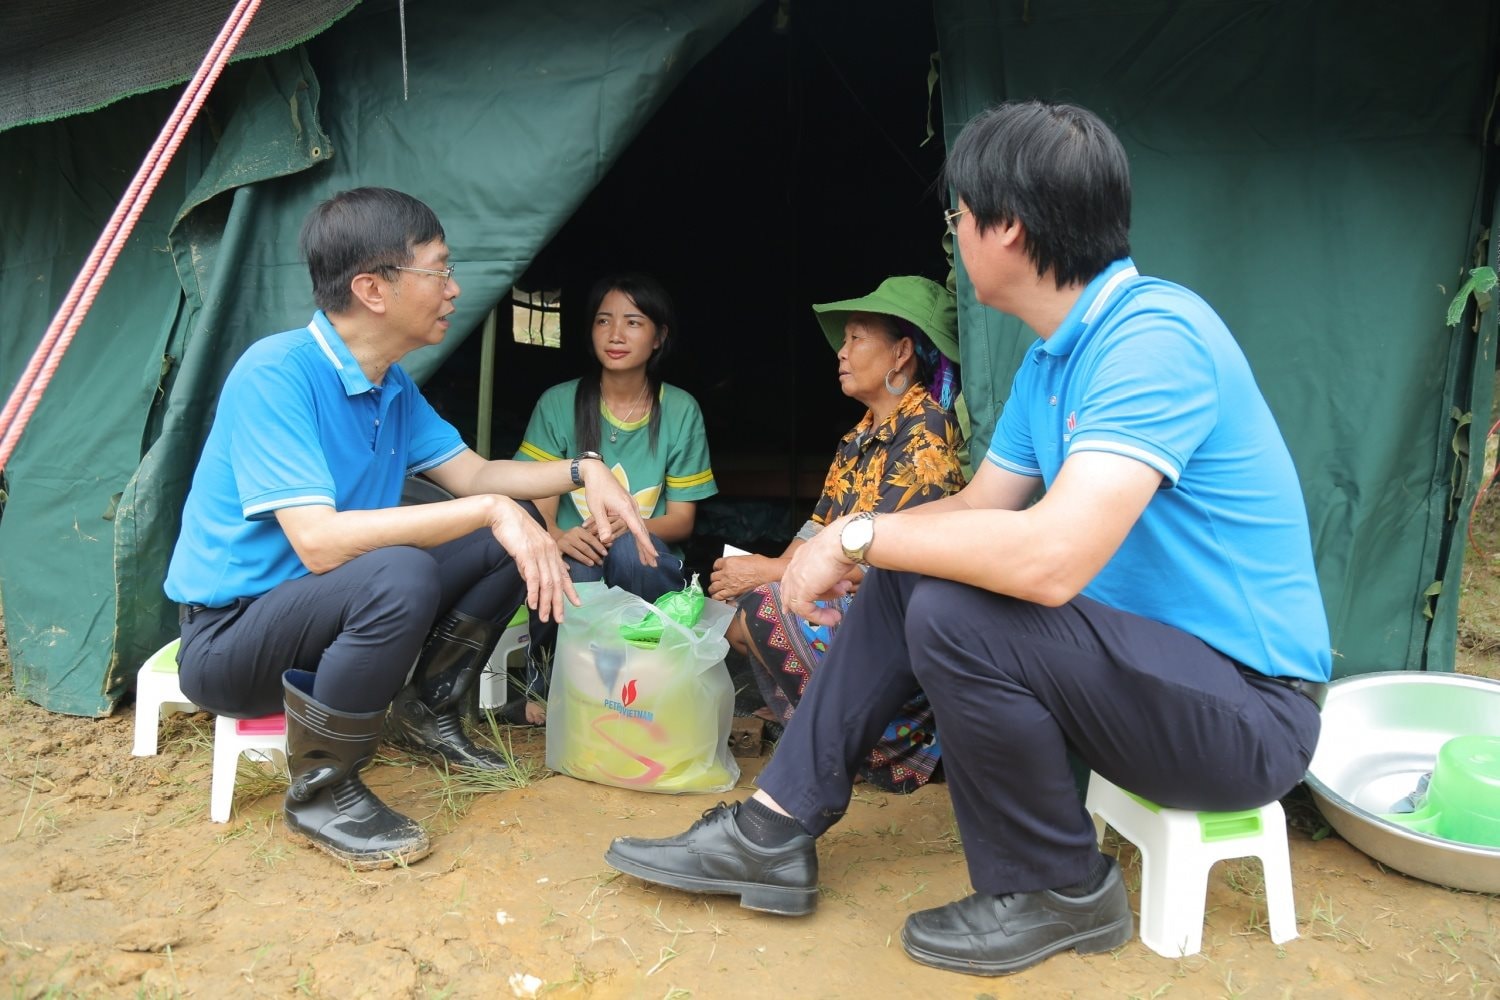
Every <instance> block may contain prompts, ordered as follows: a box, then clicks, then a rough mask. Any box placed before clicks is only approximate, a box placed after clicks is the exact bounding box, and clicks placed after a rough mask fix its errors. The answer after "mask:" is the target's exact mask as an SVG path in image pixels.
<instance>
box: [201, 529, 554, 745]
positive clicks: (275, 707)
mask: <svg viewBox="0 0 1500 1000" xmlns="http://www.w3.org/2000/svg"><path fill="white" fill-rule="evenodd" d="M525 596H526V585H525V583H524V582H523V581H522V580H521V574H520V572H519V571H518V570H517V569H516V564H515V561H514V560H512V559H511V557H510V556H509V555H508V554H507V553H506V551H505V550H504V549H502V548H501V547H500V544H499V543H498V542H496V541H495V538H494V535H492V534H491V533H490V531H489V530H488V529H483V530H480V531H475V532H473V533H471V534H468V535H465V536H463V537H462V538H456V539H454V540H453V541H451V542H447V543H445V544H443V545H439V546H436V547H435V548H432V549H419V548H414V547H412V546H406V545H393V546H390V547H388V548H383V549H376V550H375V551H373V552H367V553H365V554H364V555H362V556H358V557H357V558H354V559H351V560H349V562H347V563H345V564H344V565H342V566H340V567H339V568H337V569H335V570H331V571H329V572H327V573H323V574H321V575H316V576H314V575H309V576H304V577H300V578H298V579H296V580H288V581H287V582H286V583H283V584H281V585H279V586H277V587H274V588H272V589H271V590H270V591H268V592H267V593H265V594H264V595H262V596H261V597H258V598H254V599H241V600H239V601H237V602H235V603H234V604H231V605H229V606H228V607H224V608H205V609H201V610H197V611H193V612H192V613H191V615H190V617H188V618H187V619H185V620H184V621H183V623H182V646H181V648H180V650H179V652H178V656H177V659H178V663H179V671H178V681H179V683H180V684H181V686H182V692H183V694H185V695H187V696H188V697H189V698H191V699H192V700H193V701H194V703H196V704H198V705H201V706H202V707H204V708H206V709H208V710H209V711H211V712H214V713H216V714H219V715H228V716H232V717H235V718H254V717H257V716H261V715H270V714H272V713H275V712H279V711H281V706H282V689H281V675H282V674H283V673H285V672H286V671H288V670H291V669H293V668H295V669H299V670H311V671H314V672H316V674H317V677H316V678H315V679H314V681H313V697H314V698H316V699H317V700H318V701H320V702H322V703H323V704H325V705H327V706H328V707H329V708H333V709H336V710H338V711H341V712H377V711H380V710H381V709H383V708H385V707H386V706H387V705H389V704H390V703H391V699H392V698H394V697H395V695H396V692H397V691H399V690H401V687H402V685H403V684H405V683H406V678H407V675H408V674H409V673H410V672H411V668H412V665H413V664H414V663H415V662H416V659H417V654H418V653H419V652H420V651H421V648H422V643H423V641H424V640H425V639H426V637H427V633H428V632H429V631H430V630H431V628H432V625H433V623H434V622H435V621H436V620H437V619H438V617H439V616H440V615H443V614H447V613H448V612H449V611H461V612H463V613H464V614H466V615H469V616H470V617H472V618H479V619H483V620H486V621H494V622H500V621H505V620H508V619H509V618H510V616H511V615H513V614H515V611H516V608H518V607H519V606H520V604H521V601H522V600H524V599H525Z"/></svg>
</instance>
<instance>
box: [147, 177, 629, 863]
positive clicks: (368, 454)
mask: <svg viewBox="0 0 1500 1000" xmlns="http://www.w3.org/2000/svg"><path fill="white" fill-rule="evenodd" d="M301 244H302V252H303V254H304V256H305V257H306V259H307V265H308V271H309V274H310V275H311V278H312V286H313V297H314V300H315V301H316V303H317V305H318V307H319V308H318V311H317V312H316V313H315V314H314V315H313V317H312V319H311V321H310V322H309V323H308V324H307V325H306V326H305V327H302V328H300V329H295V330H289V331H287V332H285V333H280V334H276V335H274V336H271V337H267V338H265V339H264V340H261V341H258V342H257V343H255V344H254V345H252V346H251V347H250V349H249V350H247V351H246V352H245V354H244V355H243V356H242V357H241V358H240V359H239V361H238V362H237V363H236V364H235V366H234V368H233V370H232V371H231V372H230V374H229V377H228V379H227V380H226V381H225V384H224V388H223V390H222V392H221V394H220V397H219V406H218V411H217V413H216V415H215V417H214V423H213V428H212V429H211V430H210V432H209V435H208V440H207V442H206V443H205V445H204V449H203V454H202V456H201V457H200V459H199V463H198V468H197V471H196V472H195V474H194V476H193V484H192V488H191V490H190V492H189V493H188V497H187V502H186V505H185V507H184V509H183V514H182V530H181V534H180V535H179V537H178V540H177V546H176V549H175V551H174V552H173V555H172V561H171V565H170V567H169V569H168V573H167V580H166V592H167V596H168V597H170V598H171V599H172V600H174V601H176V602H177V603H178V605H179V608H180V611H179V617H180V620H181V624H182V645H181V652H180V653H179V661H180V673H179V678H180V682H181V685H182V689H183V692H184V693H185V694H186V695H187V696H188V697H189V698H191V699H192V700H193V701H194V702H195V703H196V704H198V705H201V706H202V707H204V708H206V709H208V710H210V711H212V712H215V713H218V714H221V715H229V716H233V717H238V718H253V717H257V716H263V715H269V714H273V713H276V712H280V711H283V710H284V711H285V713H286V720H287V757H288V763H289V766H290V770H291V779H292V780H291V788H290V789H289V791H288V792H287V796H286V804H285V817H286V825H287V829H288V830H289V831H291V832H292V833H294V834H297V835H300V836H303V837H305V838H307V839H308V840H309V841H310V842H311V843H312V844H313V846H315V847H318V848H319V849H321V850H323V851H325V852H327V853H328V854H331V855H332V856H333V857H335V858H337V859H338V860H340V861H342V862H345V863H347V864H349V865H351V866H353V867H355V868H360V869H365V868H380V867H389V866H390V865H393V864H399V863H409V862H411V861H415V860H417V859H418V858H421V857H423V856H424V855H426V854H427V853H428V851H429V850H430V849H431V846H430V843H429V841H428V838H427V834H426V833H425V832H424V831H423V830H422V828H421V826H419V825H418V824H417V823H415V822H414V821H412V820H410V819H408V818H407V817H405V816H402V815H401V814H399V813H397V812H396V811H395V810H393V809H391V808H390V807H389V806H387V805H385V803H383V802H381V801H380V799H378V798H377V797H376V796H375V795H374V793H372V792H371V791H370V790H369V789H368V788H366V787H365V785H364V783H363V781H362V780H361V778H360V772H361V771H362V770H363V769H364V767H365V765H366V764H368V763H369V761H370V759H371V758H372V757H373V756H374V754H375V750H376V747H377V746H378V745H379V743H380V740H381V736H382V731H383V730H384V731H385V732H386V733H387V734H388V735H389V736H391V737H392V738H393V739H394V740H395V741H396V742H398V743H399V744H401V745H403V746H405V747H408V748H410V749H412V750H416V751H419V752H423V753H427V754H430V755H432V756H434V757H436V758H438V759H440V760H441V761H444V762H445V763H447V764H450V765H454V766H458V767H469V768H477V769H482V770H489V771H496V770H503V769H504V768H505V767H506V762H505V760H504V759H503V758H502V757H501V756H500V755H499V754H497V753H495V752H494V751H493V750H490V749H487V748H484V747H481V746H479V745H477V744H475V743H474V742H473V741H472V740H471V739H470V738H469V736H468V735H467V734H466V733H465V731H464V728H463V720H462V717H461V711H460V710H461V707H462V701H463V699H464V697H465V695H466V694H468V693H469V692H470V691H471V690H472V689H473V688H474V686H475V683H476V681H477V679H478V676H479V673H480V671H481V670H483V668H484V664H485V661H486V660H488V658H489V655H490V652H491V651H492V650H493V649H494V646H495V643H496V642H497V640H498V638H499V635H500V632H501V630H502V628H503V623H504V622H506V621H508V620H509V619H510V617H511V615H512V614H514V613H515V611H516V609H517V608H518V607H519V606H520V605H521V603H522V602H523V601H524V602H525V603H526V605H527V606H528V607H530V608H532V609H533V610H535V611H536V612H537V613H538V614H539V616H540V617H541V618H542V620H543V621H547V620H561V619H562V617H563V614H564V601H571V602H572V603H574V604H577V603H578V596H577V594H576V593H575V592H574V590H573V586H572V584H571V583H570V582H569V581H568V578H567V574H566V570H565V567H564V564H563V560H562V556H561V554H560V553H559V552H558V549H557V545H556V543H554V542H553V541H552V539H551V538H550V537H549V536H548V534H547V532H546V530H545V529H544V528H543V527H542V526H541V524H540V523H539V521H538V520H537V519H536V518H535V511H534V510H528V509H527V508H525V507H523V506H522V505H520V504H518V503H517V502H516V501H517V499H526V500H529V499H536V498H539V497H548V496H557V495H560V494H562V493H565V492H567V491H569V490H572V489H574V488H576V487H578V486H582V487H584V489H585V490H586V491H587V496H588V502H589V505H590V507H592V508H593V509H594V510H598V511H604V512H606V513H607V514H609V515H615V516H618V517H620V518H621V519H622V520H623V522H624V524H625V525H626V526H627V527H628V528H629V530H630V532H631V534H632V535H634V536H635V539H636V544H637V547H638V548H639V550H640V554H641V559H642V560H643V561H646V562H648V563H654V561H655V548H654V547H653V546H652V544H651V540H650V536H649V535H648V534H647V532H646V529H645V526H644V525H643V524H642V523H641V520H640V516H639V514H637V512H636V505H635V501H634V499H632V498H631V496H630V495H629V493H627V492H626V491H625V489H624V488H623V487H622V486H620V484H619V483H617V482H616V481H615V479H614V477H613V476H612V475H610V473H609V471H608V470H607V469H605V467H604V464H603V463H602V462H600V461H599V460H598V457H597V456H593V457H590V456H588V455H582V456H579V457H576V458H573V459H572V460H571V461H569V460H562V461H555V462H540V463H539V462H515V461H485V460H484V459H482V458H480V457H479V455H477V454H475V453H474V452H473V451H471V450H470V449H468V448H467V447H465V445H464V443H463V440H462V438H461V437H460V436H459V434H458V431H457V430H455V429H454V428H453V426H452V425H450V424H449V423H447V422H446V421H444V420H443V419H442V418H441V417H439V416H438V415H437V413H436V412H435V411H434V410H433V408H432V407H431V406H430V405H429V404H428V403H427V401H426V400H425V399H423V398H422V393H421V392H420V391H419V390H418V388H417V386H416V384H415V383H414V382H413V381H412V380H411V378H410V376H408V375H407V374H406V372H405V371H403V370H402V368H401V366H400V364H399V362H400V360H401V358H403V357H404V356H405V355H406V354H408V353H409V352H411V351H413V350H415V349H416V348H418V347H422V346H425V345H429V344H437V343H441V342H442V340H443V338H444V336H446V334H447V332H448V326H449V322H450V320H449V317H450V316H451V315H452V313H453V310H454V300H456V299H457V298H458V296H459V286H458V282H457V281H455V280H454V277H453V272H454V268H453V265H452V264H451V263H450V261H449V250H448V245H447V243H446V237H445V235H444V232H443V228H442V225H441V224H440V223H439V222H438V219H437V216H436V215H434V214H433V212H432V210H431V209H430V208H428V207H427V206H426V205H424V204H422V202H420V201H418V200H417V199H415V198H413V197H411V196H410V195H407V194H403V193H401V192H399V191H393V190H390V189H388V188H359V189H356V190H352V191H346V192H343V193H341V194H338V195H335V196H334V197H333V198H330V199H329V200H328V201H326V202H324V203H322V204H321V205H319V206H317V207H316V208H315V209H313V211H312V212H311V214H309V216H308V218H307V221H306V223H305V224H304V226H303V229H302V238H301ZM417 473H421V474H424V475H425V476H427V478H429V479H431V480H432V481H433V482H435V483H437V484H438V485H439V486H441V487H443V488H444V489H445V490H447V491H448V492H449V493H451V494H452V495H453V496H454V497H455V499H451V500H446V501H441V502H437V503H429V504H421V505H416V506H401V495H402V486H403V483H404V482H405V480H406V477H408V476H410V475H414V474H417ZM600 520H601V522H603V523H604V524H605V525H606V527H605V528H604V529H602V530H603V531H605V532H607V531H608V527H607V525H608V524H609V523H610V520H609V518H608V517H601V519H600ZM413 664H415V666H413ZM388 713H389V718H387V715H388Z"/></svg>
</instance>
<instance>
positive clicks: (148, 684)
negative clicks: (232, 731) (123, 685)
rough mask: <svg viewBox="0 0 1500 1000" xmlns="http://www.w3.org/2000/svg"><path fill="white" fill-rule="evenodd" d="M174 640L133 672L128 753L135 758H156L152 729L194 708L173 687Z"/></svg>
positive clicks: (175, 653) (175, 667)
mask: <svg viewBox="0 0 1500 1000" xmlns="http://www.w3.org/2000/svg"><path fill="white" fill-rule="evenodd" d="M181 643H182V639H181V638H180V637H179V638H176V639H173V640H172V641H171V642H169V643H167V644H166V645H165V646H163V647H162V648H161V649H158V650H157V651H156V652H155V653H152V654H151V658H150V659H148V660H147V661H146V662H145V663H143V664H141V669H139V670H137V671H136V672H135V745H134V746H133V747H131V750H130V752H131V753H132V754H133V755H135V756H137V757H155V756H156V729H157V727H158V726H159V725H161V720H162V719H164V718H166V717H167V716H168V715H172V714H173V713H176V712H196V711H198V706H197V705H194V704H193V703H192V702H191V701H189V700H188V699H187V696H186V695H184V694H183V693H182V689H181V688H180V687H178V686H177V647H178V646H179V645H181Z"/></svg>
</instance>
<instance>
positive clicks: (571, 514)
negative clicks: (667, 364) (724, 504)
mask: <svg viewBox="0 0 1500 1000" xmlns="http://www.w3.org/2000/svg"><path fill="white" fill-rule="evenodd" d="M577 390H578V379H573V380H572V381H571V382H563V383H562V384H561V385H554V386H553V387H552V388H550V389H548V390H547V391H546V392H544V393H542V398H541V399H539V400H537V403H536V409H534V410H532V411H531V422H530V423H529V424H527V426H526V436H525V438H524V439H522V441H521V448H520V450H519V451H517V452H516V458H518V459H523V460H530V461H533V462H553V461H556V460H557V459H560V458H572V457H573V456H575V455H577V454H578V451H579V447H578V435H577V434H576V433H574V428H573V397H574V395H575V393H576V392H577ZM659 398H660V402H661V430H660V432H659V434H658V436H657V441H656V449H655V450H654V451H653V450H652V448H651V428H650V423H651V414H650V413H647V414H646V415H645V416H643V417H641V418H640V419H639V420H637V421H634V422H633V423H628V424H626V423H621V422H620V421H618V420H616V419H615V418H614V416H613V415H612V414H611V413H610V412H609V408H608V407H606V406H605V405H604V402H603V400H600V402H599V427H600V431H601V432H602V433H601V434H600V441H599V454H601V455H603V456H604V464H605V465H607V466H609V468H610V471H612V472H613V473H614V475H615V478H616V479H618V480H619V481H620V483H621V485H623V486H624V487H625V488H626V489H627V490H629V491H630V493H631V495H632V496H634V497H635V502H636V507H637V509H638V510H639V511H640V514H641V517H642V518H652V517H660V516H661V515H663V514H665V513H666V512H667V501H668V500H704V499H707V498H708V497H711V496H713V495H714V494H715V493H717V492H719V486H718V484H717V483H715V482H714V471H713V468H712V467H711V466H710V465H709V461H708V436H707V435H706V434H705V433H704V431H703V413H702V411H701V410H699V409H698V401H697V400H695V399H694V398H693V397H692V396H691V395H689V394H688V393H686V392H683V391H682V390H681V389H679V388H677V387H676V386H675V385H667V384H666V383H662V387H661V396H660V397H659ZM611 429H613V430H616V431H617V432H618V437H619V440H617V441H614V442H613V443H611V441H610V440H609V435H610V431H611ZM588 516H589V510H588V503H587V502H586V501H585V500H584V498H583V490H582V489H576V490H574V491H573V492H572V493H569V494H568V495H567V496H566V497H564V498H563V500H562V501H561V502H560V503H558V505H557V526H558V527H559V528H561V529H562V530H563V531H567V530H568V529H569V528H574V527H577V526H578V525H580V524H582V523H583V522H584V521H585V520H586V519H587V518H588Z"/></svg>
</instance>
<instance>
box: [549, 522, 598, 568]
mask: <svg viewBox="0 0 1500 1000" xmlns="http://www.w3.org/2000/svg"><path fill="white" fill-rule="evenodd" d="M557 547H558V548H559V549H561V550H562V554H563V555H565V556H567V557H568V558H570V559H576V560H578V561H579V562H581V563H583V564H584V565H585V566H597V565H599V564H600V563H601V562H603V561H604V557H605V556H606V555H608V554H609V546H608V545H606V544H605V543H604V542H601V541H600V540H599V536H598V535H597V534H595V533H594V529H593V528H592V527H591V526H590V525H589V524H588V523H584V524H580V525H578V526H577V527H576V528H569V529H568V530H567V531H564V532H563V533H562V534H561V535H558V536H557Z"/></svg>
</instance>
